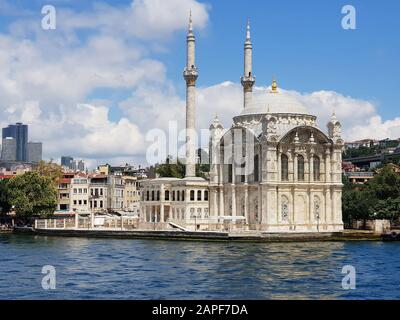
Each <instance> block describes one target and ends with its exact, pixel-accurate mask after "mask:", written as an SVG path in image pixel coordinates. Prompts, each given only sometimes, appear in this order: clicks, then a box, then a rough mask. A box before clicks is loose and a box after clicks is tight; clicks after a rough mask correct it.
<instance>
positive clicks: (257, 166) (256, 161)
mask: <svg viewBox="0 0 400 320" xmlns="http://www.w3.org/2000/svg"><path fill="white" fill-rule="evenodd" d="M258 171H259V156H258V154H256V155H255V156H254V181H256V182H257V181H259V177H258Z"/></svg>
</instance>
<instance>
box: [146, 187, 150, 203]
mask: <svg viewBox="0 0 400 320" xmlns="http://www.w3.org/2000/svg"><path fill="white" fill-rule="evenodd" d="M149 200H150V191H149V190H147V192H146V201H149Z"/></svg>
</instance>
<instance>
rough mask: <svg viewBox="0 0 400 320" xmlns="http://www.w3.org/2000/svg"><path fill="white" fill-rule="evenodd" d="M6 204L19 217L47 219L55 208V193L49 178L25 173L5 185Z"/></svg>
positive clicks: (34, 173) (33, 173)
mask: <svg viewBox="0 0 400 320" xmlns="http://www.w3.org/2000/svg"><path fill="white" fill-rule="evenodd" d="M7 202H8V203H9V205H10V206H14V207H15V211H16V213H17V216H20V217H32V216H39V217H48V216H51V215H53V213H54V211H55V210H56V208H57V192H56V190H55V188H54V185H53V181H52V180H51V178H50V177H45V176H41V175H40V174H39V173H38V172H26V173H24V174H22V175H19V176H16V177H14V178H12V179H11V180H9V182H8V183H7Z"/></svg>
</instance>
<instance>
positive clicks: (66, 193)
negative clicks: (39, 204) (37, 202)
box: [57, 173, 74, 212]
mask: <svg viewBox="0 0 400 320" xmlns="http://www.w3.org/2000/svg"><path fill="white" fill-rule="evenodd" d="M73 178H74V174H68V173H64V174H63V176H62V177H61V178H60V181H59V182H58V188H57V199H58V201H57V211H66V212H69V211H71V180H72V179H73Z"/></svg>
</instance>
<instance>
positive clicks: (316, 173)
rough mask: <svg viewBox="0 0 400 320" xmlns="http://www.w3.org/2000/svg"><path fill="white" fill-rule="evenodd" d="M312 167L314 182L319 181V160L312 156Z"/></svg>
mask: <svg viewBox="0 0 400 320" xmlns="http://www.w3.org/2000/svg"><path fill="white" fill-rule="evenodd" d="M313 165H314V175H313V176H314V181H319V180H320V176H321V160H320V159H319V157H317V156H314V158H313Z"/></svg>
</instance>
